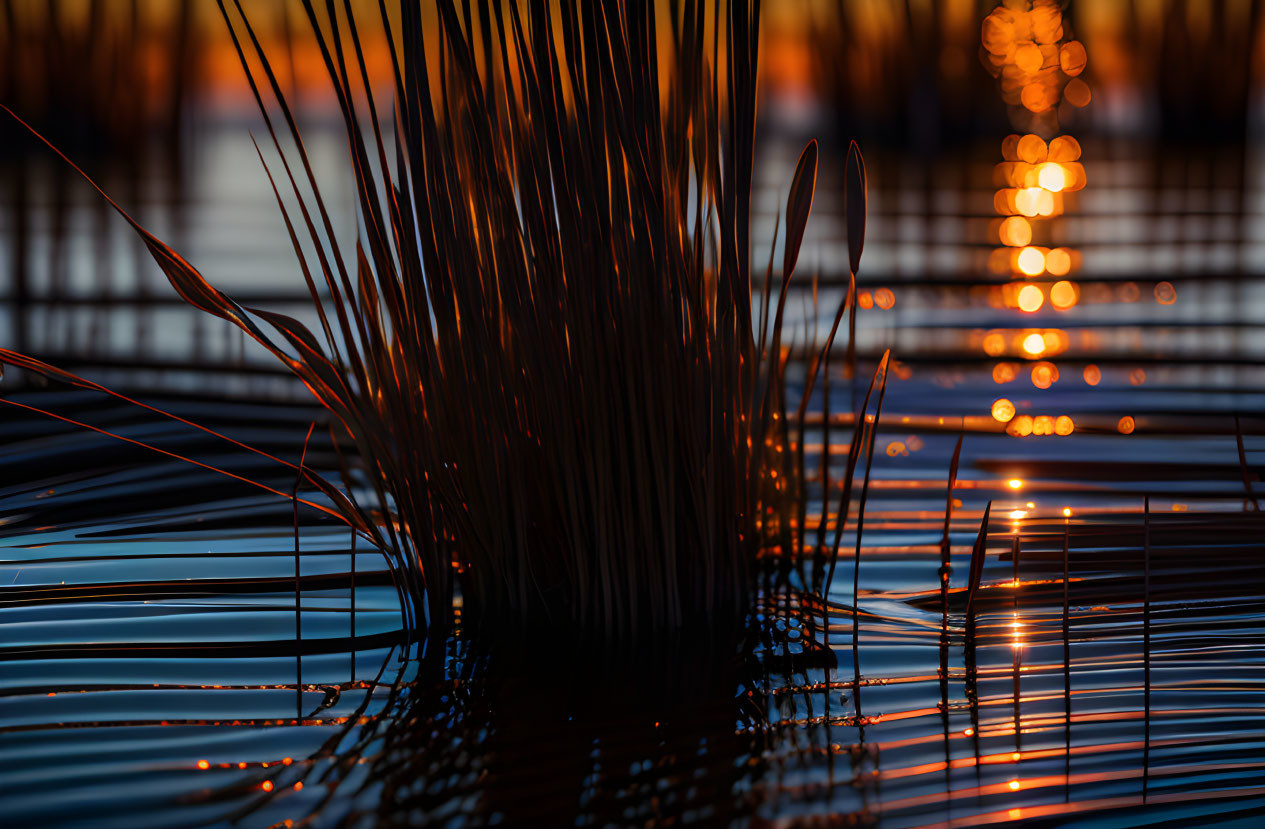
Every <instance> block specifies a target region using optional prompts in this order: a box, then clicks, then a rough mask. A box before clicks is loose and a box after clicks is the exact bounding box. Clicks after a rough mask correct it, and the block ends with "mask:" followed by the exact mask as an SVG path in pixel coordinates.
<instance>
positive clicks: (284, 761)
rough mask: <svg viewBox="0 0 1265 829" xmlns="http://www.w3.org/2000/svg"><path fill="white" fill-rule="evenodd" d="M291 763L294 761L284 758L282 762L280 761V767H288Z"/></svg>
mask: <svg viewBox="0 0 1265 829" xmlns="http://www.w3.org/2000/svg"><path fill="white" fill-rule="evenodd" d="M293 762H294V760H292V759H290V758H289V757H286V758H285V759H284V760H282V761H281V765H283V766H288V765H290V764H291V763H293Z"/></svg>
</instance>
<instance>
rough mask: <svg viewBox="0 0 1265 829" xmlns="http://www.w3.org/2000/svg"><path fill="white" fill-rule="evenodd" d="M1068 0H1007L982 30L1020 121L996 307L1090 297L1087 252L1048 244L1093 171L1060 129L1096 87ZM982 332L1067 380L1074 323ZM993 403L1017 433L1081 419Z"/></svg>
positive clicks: (1009, 376)
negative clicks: (1080, 279)
mask: <svg viewBox="0 0 1265 829" xmlns="http://www.w3.org/2000/svg"><path fill="white" fill-rule="evenodd" d="M1063 5H1064V4H1063V3H1060V2H1059V0H1001V2H999V3H997V5H996V8H994V9H993V10H992V11H991V12H990V13H989V14H988V16H987V17H985V18H984V21H983V25H982V27H981V31H980V40H981V45H982V46H983V48H982V49H981V51H980V59H981V61H982V62H983V64H984V66H985V68H987V69H988V71H989V73H990V74H992V76H993V77H994V78H996V79H997V81H998V85H999V88H1000V90H1001V97H1002V100H1004V101H1005V102H1006V104H1008V105H1009V107H1010V110H1009V115H1010V120H1011V123H1012V124H1013V125H1014V127H1015V128H1016V129H1017V132H1016V134H1014V135H1009V136H1007V137H1006V138H1005V139H1004V140H1003V141H1002V144H1001V155H1002V160H1001V162H999V163H998V164H996V165H995V166H994V168H993V186H994V187H996V188H997V190H996V192H995V193H994V196H993V207H994V209H995V210H996V212H997V214H998V215H999V218H998V219H997V220H996V221H995V222H994V224H993V225H992V233H993V234H994V235H993V238H994V239H995V240H996V242H995V243H994V244H996V243H1000V245H1001V246H1000V247H997V248H995V249H994V250H993V252H992V253H991V254H990V256H989V259H988V268H989V270H990V272H992V273H993V274H995V275H997V276H1009V277H1011V278H1012V279H1013V280H1015V281H1013V282H1011V283H1009V284H1006V285H1000V286H991V287H990V289H989V291H988V301H989V304H990V305H991V306H992V307H994V308H1008V309H1012V310H1015V311H1018V312H1020V313H1022V314H1038V313H1042V312H1047V313H1048V311H1047V309H1052V310H1053V311H1056V312H1060V313H1061V312H1065V311H1068V310H1070V309H1072V308H1075V307H1076V306H1077V305H1078V304H1079V303H1080V300H1081V291H1080V288H1079V286H1078V285H1077V284H1076V283H1075V282H1074V281H1072V279H1070V278H1069V277H1071V275H1072V274H1073V273H1074V272H1075V271H1076V270H1077V268H1078V267H1079V260H1080V255H1079V253H1077V252H1076V251H1074V250H1070V249H1068V248H1066V247H1050V246H1048V245H1049V243H1050V239H1049V236H1050V230H1049V227H1048V225H1047V223H1044V222H1042V220H1043V219H1049V218H1052V217H1056V216H1060V215H1062V214H1063V212H1064V210H1065V208H1066V207H1067V202H1066V196H1067V194H1068V193H1074V192H1076V191H1078V190H1081V189H1082V188H1084V187H1085V184H1086V182H1087V180H1088V179H1087V177H1086V174H1085V167H1084V165H1083V164H1082V163H1081V160H1080V159H1081V146H1080V142H1078V141H1077V140H1076V139H1075V138H1074V137H1072V136H1070V135H1061V134H1060V132H1061V127H1060V112H1063V113H1064V114H1066V113H1067V112H1068V111H1069V110H1068V107H1069V106H1070V107H1083V106H1085V105H1086V104H1088V103H1089V99H1090V97H1091V96H1090V92H1089V87H1088V86H1086V85H1085V83H1084V81H1082V80H1081V79H1080V77H1079V76H1080V75H1081V73H1082V72H1084V71H1085V65H1086V62H1087V60H1088V56H1087V54H1086V52H1085V47H1084V46H1083V45H1082V44H1081V43H1079V42H1078V41H1076V40H1074V39H1072V33H1071V30H1070V19H1065V18H1064V15H1063V10H1062V6H1063ZM1047 280H1048V281H1047ZM1171 296H1172V297H1175V292H1174V291H1172V288H1171V285H1168V283H1163V284H1162V285H1157V286H1156V293H1155V297H1156V301H1157V302H1161V303H1165V304H1167V303H1169V302H1171V301H1172V300H1171V299H1170V297H1171ZM978 342H979V345H980V347H982V348H983V350H984V353H986V354H988V355H989V356H990V357H1002V356H1011V355H1014V356H1022V357H1025V358H1027V359H1030V360H1039V361H1040V362H1037V363H1035V364H1034V365H1033V366H1032V369H1031V374H1030V377H1031V380H1032V384H1033V386H1035V387H1036V388H1038V389H1048V388H1050V386H1051V385H1053V384H1054V383H1055V382H1057V381H1058V379H1059V371H1058V368H1057V367H1056V366H1055V365H1054V364H1053V363H1050V362H1047V360H1048V359H1049V358H1051V357H1053V356H1055V355H1057V354H1061V353H1063V352H1064V351H1066V350H1067V348H1068V337H1067V335H1066V333H1065V332H1063V331H1058V330H1057V329H1056V330H1054V331H1042V330H1035V331H1034V330H1028V331H1022V332H1010V333H1006V332H1000V331H991V332H987V333H985V334H984V335H983V336H982V337H981V339H980V340H979V341H978ZM1016 373H1017V372H1016V371H1014V370H1010V369H1008V368H1007V367H1006V364H998V365H997V366H996V367H994V369H993V380H994V382H996V383H1008V382H1010V381H1011V380H1013V379H1014V378H1015V376H1016ZM1085 379H1086V381H1087V382H1090V383H1091V385H1092V384H1093V383H1094V382H1097V380H1096V379H1095V380H1093V381H1091V380H1090V374H1089V373H1088V371H1087V372H1086V374H1085ZM1003 404H1004V405H1003ZM999 406H1000V410H999ZM1008 407H1009V408H1008ZM992 413H993V417H994V418H996V419H997V420H999V421H1001V422H1003V423H1006V424H1007V426H1006V431H1007V432H1009V433H1010V434H1015V435H1029V434H1036V435H1045V434H1057V435H1066V434H1071V432H1072V430H1073V429H1074V424H1073V423H1072V419H1071V418H1070V417H1068V416H1066V415H1061V416H1059V417H1051V416H1047V415H1039V416H1036V417H1033V416H1029V415H1019V416H1016V415H1015V412H1014V407H1013V404H1011V403H1010V401H1009V400H1004V399H1003V400H999V401H997V402H995V403H994V404H993V409H992ZM999 415H1004V417H1002V416H999Z"/></svg>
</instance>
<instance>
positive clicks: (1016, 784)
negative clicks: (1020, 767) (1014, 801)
mask: <svg viewBox="0 0 1265 829" xmlns="http://www.w3.org/2000/svg"><path fill="white" fill-rule="evenodd" d="M1006 785H1008V786H1010V790H1011V791H1012V792H1017V791H1019V786H1020V783H1019V781H1018V780H1011V781H1010V782H1009V783H1008V784H1006Z"/></svg>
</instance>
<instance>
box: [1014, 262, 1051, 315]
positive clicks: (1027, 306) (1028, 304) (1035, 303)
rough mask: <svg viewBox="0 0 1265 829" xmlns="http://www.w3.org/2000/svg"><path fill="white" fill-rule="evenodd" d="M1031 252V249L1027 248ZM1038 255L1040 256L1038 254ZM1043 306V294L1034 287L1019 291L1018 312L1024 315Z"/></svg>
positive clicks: (1027, 286)
mask: <svg viewBox="0 0 1265 829" xmlns="http://www.w3.org/2000/svg"><path fill="white" fill-rule="evenodd" d="M1028 250H1032V248H1028ZM1038 255H1040V254H1039V253H1038ZM1044 304H1045V294H1043V293H1042V292H1041V289H1040V288H1039V287H1037V286H1036V285H1024V286H1023V288H1022V289H1021V290H1020V291H1019V310H1020V311H1024V312H1026V313H1029V314H1031V313H1034V312H1036V311H1039V310H1041V306H1042V305H1044Z"/></svg>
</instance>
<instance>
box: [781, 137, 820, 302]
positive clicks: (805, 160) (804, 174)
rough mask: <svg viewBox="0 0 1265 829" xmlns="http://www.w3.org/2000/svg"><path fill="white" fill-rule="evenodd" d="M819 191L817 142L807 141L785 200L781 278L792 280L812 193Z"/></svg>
mask: <svg viewBox="0 0 1265 829" xmlns="http://www.w3.org/2000/svg"><path fill="white" fill-rule="evenodd" d="M816 189H817V139H816V138H814V139H813V140H811V141H809V142H808V145H807V146H805V147H804V151H803V152H802V153H800V154H799V163H798V164H796V165H795V178H793V179H792V180H791V192H790V195H789V196H787V199H786V256H785V258H784V259H783V260H782V279H783V280H786V279H790V277H791V272H792V271H794V270H795V262H796V261H797V260H798V259H799V248H800V245H801V244H803V241H804V228H805V227H807V226H808V215H809V214H810V213H812V210H813V193H814V192H815V191H816Z"/></svg>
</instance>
